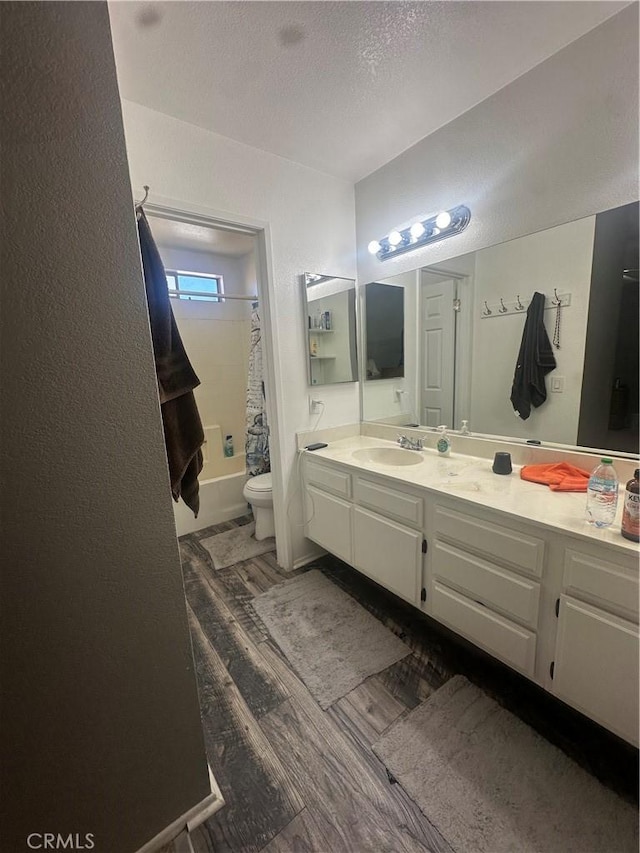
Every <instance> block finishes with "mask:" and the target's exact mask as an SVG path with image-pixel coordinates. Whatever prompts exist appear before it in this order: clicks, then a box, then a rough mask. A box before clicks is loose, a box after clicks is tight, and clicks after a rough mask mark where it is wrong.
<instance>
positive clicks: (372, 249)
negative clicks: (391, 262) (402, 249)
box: [367, 240, 382, 255]
mask: <svg viewBox="0 0 640 853" xmlns="http://www.w3.org/2000/svg"><path fill="white" fill-rule="evenodd" d="M381 248H382V246H381V245H380V243H378V241H377V240H372V241H371V242H370V243H369V245H368V246H367V249H368V250H369V254H370V255H377V254H378V252H379V251H380V249H381Z"/></svg>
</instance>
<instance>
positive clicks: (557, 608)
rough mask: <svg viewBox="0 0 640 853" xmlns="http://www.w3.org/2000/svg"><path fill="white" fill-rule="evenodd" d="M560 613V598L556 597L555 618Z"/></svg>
mask: <svg viewBox="0 0 640 853" xmlns="http://www.w3.org/2000/svg"><path fill="white" fill-rule="evenodd" d="M559 615H560V599H559V598H556V618H557V617H558V616H559Z"/></svg>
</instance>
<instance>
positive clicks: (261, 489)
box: [242, 474, 276, 539]
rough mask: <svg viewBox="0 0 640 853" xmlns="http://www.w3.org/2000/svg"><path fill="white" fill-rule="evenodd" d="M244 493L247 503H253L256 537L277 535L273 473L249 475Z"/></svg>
mask: <svg viewBox="0 0 640 853" xmlns="http://www.w3.org/2000/svg"><path fill="white" fill-rule="evenodd" d="M242 494H243V496H244V499H245V500H246V501H247V503H250V504H251V509H252V510H253V517H254V518H255V521H256V532H255V537H256V539H267V538H268V537H269V536H275V535H276V528H275V522H274V520H273V495H272V493H271V474H258V476H257V477H249V479H248V480H247V482H246V483H245V486H244V489H243V490H242Z"/></svg>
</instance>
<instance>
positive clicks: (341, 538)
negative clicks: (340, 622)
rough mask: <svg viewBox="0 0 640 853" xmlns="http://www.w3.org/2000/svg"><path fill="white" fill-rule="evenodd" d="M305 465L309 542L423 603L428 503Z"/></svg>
mask: <svg viewBox="0 0 640 853" xmlns="http://www.w3.org/2000/svg"><path fill="white" fill-rule="evenodd" d="M304 462H305V464H304V481H305V496H306V499H305V504H306V516H305V522H306V523H305V536H307V537H308V538H309V539H312V540H313V541H314V542H316V543H317V544H318V545H321V546H322V547H323V548H326V549H327V551H330V552H331V553H332V554H335V555H336V557H340V558H341V559H342V560H344V561H345V562H347V563H349V564H350V565H352V566H353V567H354V568H356V569H358V571H360V572H362V574H364V575H366V576H367V577H370V578H371V579H372V580H374V581H376V582H377V583H379V584H380V585H381V586H384V587H385V588H386V589H389V590H391V592H394V593H395V594H396V595H398V596H400V597H401V598H404V599H405V600H406V601H409V602H410V603H411V604H417V603H419V601H420V595H421V586H422V561H423V548H424V547H425V545H424V542H425V540H424V537H423V534H422V525H423V517H424V510H423V498H422V497H421V496H416V495H414V494H409V493H406V492H404V491H400V490H398V489H395V488H393V487H391V486H388V485H386V484H385V483H384V482H381V481H380V480H377V479H376V478H373V477H364V476H360V475H358V474H351V473H349V472H346V471H344V472H343V471H340V470H338V469H336V468H334V467H332V466H331V465H327V464H324V465H323V464H319V463H318V462H316V461H315V460H309V459H306V460H304Z"/></svg>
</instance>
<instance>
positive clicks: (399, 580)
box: [353, 507, 422, 604]
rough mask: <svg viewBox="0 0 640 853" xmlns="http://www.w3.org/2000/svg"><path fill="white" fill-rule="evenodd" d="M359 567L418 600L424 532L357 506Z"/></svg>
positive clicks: (393, 589) (355, 530)
mask: <svg viewBox="0 0 640 853" xmlns="http://www.w3.org/2000/svg"><path fill="white" fill-rule="evenodd" d="M353 539H354V558H355V563H354V565H355V567H356V569H358V570H359V571H361V572H362V573H363V574H364V575H367V576H368V577H370V578H372V579H373V580H374V581H377V582H378V583H379V584H381V586H384V587H386V588H387V589H390V590H391V592H395V593H396V595H400V596H401V597H402V598H405V599H406V600H407V601H410V602H411V603H412V604H417V603H418V585H419V581H420V579H421V576H422V573H421V569H422V534H421V533H417V532H416V531H415V530H409V529H408V528H407V527H403V526H402V525H401V524H397V523H396V522H395V521H387V520H386V519H384V518H380V516H379V515H374V514H373V513H372V512H368V511H367V510H366V509H360V507H354V510H353Z"/></svg>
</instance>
